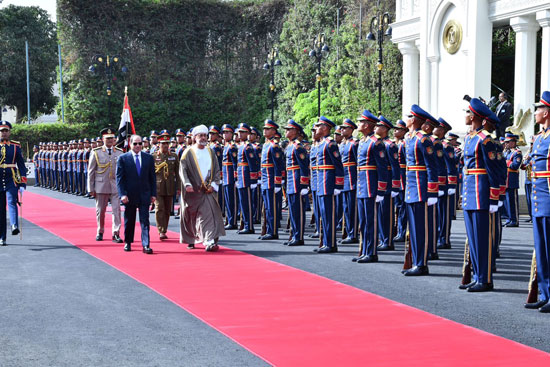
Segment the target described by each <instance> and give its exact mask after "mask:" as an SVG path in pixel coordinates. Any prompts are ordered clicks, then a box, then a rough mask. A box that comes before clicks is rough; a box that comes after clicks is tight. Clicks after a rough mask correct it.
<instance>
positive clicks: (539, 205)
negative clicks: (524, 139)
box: [525, 91, 550, 313]
mask: <svg viewBox="0 0 550 367" xmlns="http://www.w3.org/2000/svg"><path fill="white" fill-rule="evenodd" d="M535 123H537V124H539V125H540V133H539V134H538V135H537V136H536V138H535V142H534V143H533V152H532V153H531V156H532V158H531V160H532V162H533V173H532V180H533V194H532V197H531V201H532V204H533V205H532V208H531V210H532V214H533V234H534V239H535V254H536V257H537V261H536V262H537V279H538V286H539V291H540V293H539V300H538V301H537V302H534V303H527V304H525V307H526V308H530V309H537V308H538V309H539V311H540V312H543V313H550V303H548V301H549V300H550V257H549V256H550V194H549V193H550V183H549V180H548V178H550V171H549V170H548V167H549V165H550V91H545V92H544V93H542V97H541V99H540V102H539V103H536V104H535Z"/></svg>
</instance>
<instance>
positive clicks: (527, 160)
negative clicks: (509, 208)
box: [521, 135, 535, 223]
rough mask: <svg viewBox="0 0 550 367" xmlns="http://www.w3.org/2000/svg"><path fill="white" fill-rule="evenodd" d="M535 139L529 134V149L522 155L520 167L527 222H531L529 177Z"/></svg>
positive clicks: (530, 185)
mask: <svg viewBox="0 0 550 367" xmlns="http://www.w3.org/2000/svg"><path fill="white" fill-rule="evenodd" d="M534 141H535V136H534V135H532V136H531V144H530V147H529V151H528V152H527V154H526V155H525V157H523V162H522V163H521V169H522V170H524V171H525V200H526V201H527V210H528V212H529V219H527V220H525V221H526V222H527V223H531V222H533V214H532V212H531V192H532V191H533V182H532V179H531V173H532V172H533V165H532V163H531V153H532V152H533V142H534Z"/></svg>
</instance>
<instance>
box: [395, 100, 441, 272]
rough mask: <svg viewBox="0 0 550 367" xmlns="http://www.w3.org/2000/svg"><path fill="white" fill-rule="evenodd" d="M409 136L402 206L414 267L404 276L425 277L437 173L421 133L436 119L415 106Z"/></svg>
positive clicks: (429, 144)
mask: <svg viewBox="0 0 550 367" xmlns="http://www.w3.org/2000/svg"><path fill="white" fill-rule="evenodd" d="M408 118H409V119H408V122H407V127H408V128H409V134H408V135H407V138H406V141H405V147H406V148H405V149H406V154H407V183H406V189H405V203H406V204H407V218H408V221H409V235H410V241H411V250H412V251H411V252H412V262H413V267H412V268H411V269H409V270H407V271H404V272H403V274H404V275H405V276H418V275H428V274H429V269H428V247H429V236H430V231H429V230H428V232H426V228H428V225H429V222H428V221H427V216H428V207H429V206H432V205H435V204H437V196H438V188H439V183H438V172H437V166H436V162H435V158H434V147H433V143H432V141H431V139H430V137H429V136H428V134H427V133H426V132H425V131H424V130H422V129H421V127H422V126H423V125H425V124H426V122H427V121H428V123H431V122H430V121H435V119H434V118H433V117H432V116H431V115H430V114H429V113H427V112H426V111H424V110H423V109H422V108H420V107H419V106H418V105H415V104H414V105H412V107H411V114H410V115H409V116H408Z"/></svg>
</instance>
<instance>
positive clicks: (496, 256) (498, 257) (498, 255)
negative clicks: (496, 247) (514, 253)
mask: <svg viewBox="0 0 550 367" xmlns="http://www.w3.org/2000/svg"><path fill="white" fill-rule="evenodd" d="M495 258H497V259H500V251H497V252H496V253H495Z"/></svg>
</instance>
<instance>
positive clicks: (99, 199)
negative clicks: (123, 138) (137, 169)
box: [88, 128, 123, 243]
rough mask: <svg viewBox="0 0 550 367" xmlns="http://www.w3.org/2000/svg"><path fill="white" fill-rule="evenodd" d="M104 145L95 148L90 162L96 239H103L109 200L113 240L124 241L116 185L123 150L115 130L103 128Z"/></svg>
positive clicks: (116, 241)
mask: <svg viewBox="0 0 550 367" xmlns="http://www.w3.org/2000/svg"><path fill="white" fill-rule="evenodd" d="M101 137H102V139H103V145H100V146H98V147H97V148H94V149H93V150H92V152H91V154H90V161H89V163H88V192H89V193H90V196H92V197H95V208H96V218H97V236H96V238H95V240H96V241H102V240H103V232H104V226H105V212H106V210H107V205H108V204H109V200H110V201H111V209H112V211H113V242H115V243H122V239H121V238H120V198H119V196H118V191H117V187H116V164H117V160H118V158H119V157H120V156H121V155H122V153H123V152H122V150H121V149H119V148H116V147H115V146H114V143H115V130H114V129H112V128H105V129H103V130H101Z"/></svg>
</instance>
